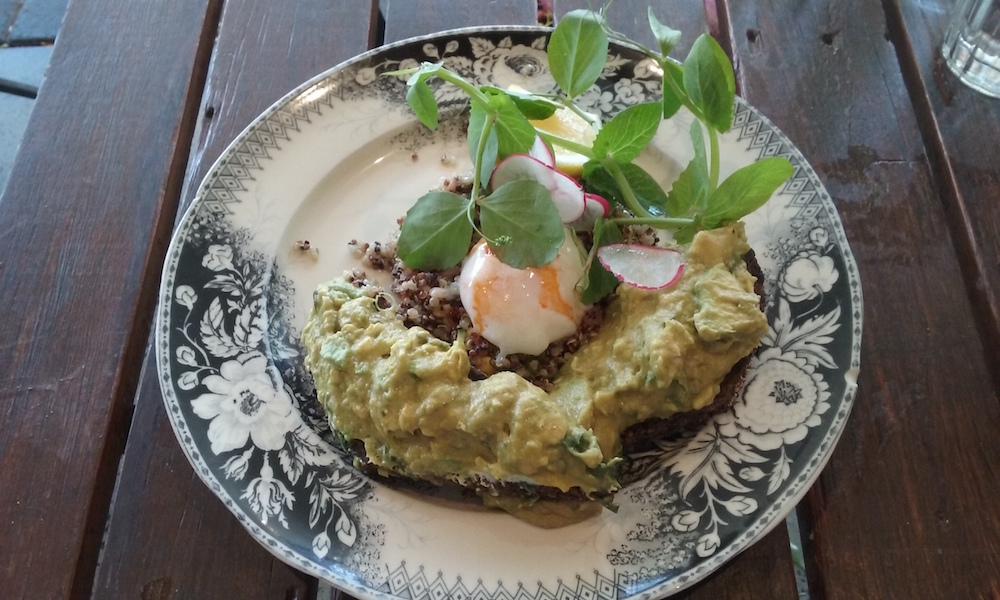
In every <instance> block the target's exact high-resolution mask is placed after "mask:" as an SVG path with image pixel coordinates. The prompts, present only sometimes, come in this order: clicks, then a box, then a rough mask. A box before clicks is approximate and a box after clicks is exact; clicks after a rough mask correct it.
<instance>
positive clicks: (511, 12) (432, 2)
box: [384, 0, 538, 43]
mask: <svg viewBox="0 0 1000 600" xmlns="http://www.w3.org/2000/svg"><path fill="white" fill-rule="evenodd" d="M537 11H538V8H537V4H536V2H535V0H492V1H490V2H448V3H442V2H440V1H439V0H385V12H384V14H385V42H386V43H390V42H396V41H399V40H403V39H406V38H409V37H414V36H418V35H427V34H428V33H434V32H436V31H444V30H445V29H455V28H458V27H473V26H476V25H535V24H537V22H538V21H537V14H538V12H537Z"/></svg>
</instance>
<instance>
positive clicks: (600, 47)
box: [548, 10, 608, 100]
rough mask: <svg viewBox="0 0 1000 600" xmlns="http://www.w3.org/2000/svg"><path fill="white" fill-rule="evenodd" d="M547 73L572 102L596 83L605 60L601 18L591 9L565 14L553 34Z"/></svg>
mask: <svg viewBox="0 0 1000 600" xmlns="http://www.w3.org/2000/svg"><path fill="white" fill-rule="evenodd" d="M548 57H549V70H550V71H551V72H552V77H553V79H555V80H556V83H557V84H559V87H560V88H562V90H563V92H565V93H566V96H568V97H569V98H570V99H571V100H572V99H573V98H576V97H577V96H579V95H580V94H582V93H584V92H585V91H587V89H589V88H590V86H592V85H594V83H596V82H597V78H598V77H600V76H601V73H602V72H603V71H604V63H605V62H607V60H608V35H607V33H606V32H605V31H604V19H603V18H602V17H601V16H600V15H598V14H597V13H595V12H593V11H590V10H573V11H570V12H568V13H566V14H565V15H564V16H563V18H562V19H560V21H559V25H558V27H556V29H555V31H553V32H552V37H551V38H550V39H549V47H548Z"/></svg>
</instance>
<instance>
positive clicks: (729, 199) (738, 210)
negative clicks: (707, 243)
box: [702, 156, 794, 229]
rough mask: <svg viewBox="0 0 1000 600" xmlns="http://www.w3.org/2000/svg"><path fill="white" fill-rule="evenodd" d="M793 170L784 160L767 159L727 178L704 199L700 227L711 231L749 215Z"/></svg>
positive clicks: (775, 157) (761, 204) (773, 157)
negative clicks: (706, 203) (706, 204)
mask: <svg viewBox="0 0 1000 600" xmlns="http://www.w3.org/2000/svg"><path fill="white" fill-rule="evenodd" d="M793 172H794V169H793V168H792V165H791V163H789V162H788V161H787V160H785V159H784V158H780V157H777V156H771V157H768V158H763V159H761V160H759V161H757V162H755V163H752V164H749V165H747V166H745V167H743V168H741V169H738V170H737V171H736V172H735V173H733V174H732V175H730V176H729V177H727V178H726V179H725V180H724V181H723V182H722V183H721V184H719V187H718V188H716V189H715V191H713V192H712V193H711V194H710V195H709V197H708V207H707V208H706V209H705V212H704V213H703V214H702V223H703V225H704V226H705V227H707V228H709V229H711V228H713V227H718V226H719V225H721V224H722V223H725V222H727V221H735V220H737V219H740V218H742V217H743V216H744V215H747V214H750V213H752V212H753V211H755V210H757V209H758V208H760V207H761V206H763V205H764V203H765V202H767V200H768V198H770V197H771V195H772V194H774V192H775V190H777V189H778V187H779V186H781V184H783V183H784V182H785V181H787V180H788V178H789V177H791V176H792V173H793Z"/></svg>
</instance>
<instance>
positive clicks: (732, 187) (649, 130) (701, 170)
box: [392, 9, 793, 303]
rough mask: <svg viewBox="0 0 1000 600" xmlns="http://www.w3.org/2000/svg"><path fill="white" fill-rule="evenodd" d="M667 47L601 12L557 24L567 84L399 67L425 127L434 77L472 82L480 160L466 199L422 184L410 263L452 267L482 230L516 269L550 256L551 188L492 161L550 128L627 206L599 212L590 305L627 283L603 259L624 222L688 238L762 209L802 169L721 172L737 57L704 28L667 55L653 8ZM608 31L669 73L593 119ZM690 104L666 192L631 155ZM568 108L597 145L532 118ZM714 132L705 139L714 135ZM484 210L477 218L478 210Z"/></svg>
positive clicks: (559, 234)
mask: <svg viewBox="0 0 1000 600" xmlns="http://www.w3.org/2000/svg"><path fill="white" fill-rule="evenodd" d="M648 18H649V24H650V28H651V29H652V31H653V33H654V35H655V37H656V40H657V45H658V49H656V50H654V49H650V48H646V47H644V46H642V45H641V44H637V43H636V42H634V41H632V40H629V39H628V38H626V37H625V36H624V35H622V34H619V33H617V32H615V31H613V30H612V29H611V28H610V27H609V26H608V24H607V22H606V20H605V19H604V14H603V10H602V11H600V12H594V11H591V10H577V11H572V12H570V13H567V14H566V15H565V16H564V17H563V18H562V19H561V20H560V22H559V25H558V26H557V27H556V28H555V30H554V31H553V33H552V35H551V38H550V40H549V44H548V48H547V55H548V62H549V69H550V71H551V73H552V77H553V79H554V80H555V82H556V84H557V85H558V86H559V88H560V90H561V93H558V94H531V93H525V92H515V91H511V90H504V89H500V88H496V87H493V86H477V85H474V84H472V83H471V82H469V81H467V80H466V79H464V78H463V77H461V76H460V75H459V74H458V73H455V72H453V71H451V70H449V69H447V68H445V67H444V66H442V65H441V64H431V63H424V64H423V65H421V66H420V67H418V68H415V69H409V70H405V71H396V72H394V73H392V74H394V75H409V80H408V82H407V84H408V86H409V87H408V91H407V96H406V99H407V102H408V103H409V105H410V107H411V108H412V110H413V111H414V113H415V114H416V116H417V118H418V119H419V120H420V121H421V122H422V123H423V124H424V125H425V126H427V127H428V128H430V129H434V128H436V127H437V124H438V106H437V102H436V100H435V98H434V93H433V91H432V90H431V88H430V86H429V85H428V83H427V82H428V80H429V79H430V78H432V77H437V78H439V79H441V80H443V81H444V82H446V83H449V84H452V85H455V86H457V87H458V88H460V89H461V90H462V91H463V92H465V93H466V94H467V95H468V97H469V101H470V112H469V128H468V147H469V154H470V156H471V158H472V161H473V164H474V171H473V179H472V189H471V193H470V194H469V197H465V196H463V195H459V194H455V193H452V192H446V191H432V192H429V193H428V194H425V195H424V196H422V197H421V198H420V199H418V200H417V202H416V203H415V204H414V205H413V207H412V208H410V210H409V211H408V212H407V213H406V218H405V220H404V222H403V226H402V230H401V232H400V236H399V242H398V245H397V251H398V254H399V256H400V258H401V259H402V260H403V262H404V263H405V264H407V265H408V266H410V267H413V268H417V269H422V270H437V269H446V268H450V267H452V266H455V265H457V264H458V263H460V262H461V261H462V259H463V258H464V257H465V255H466V253H467V252H468V249H469V245H470V243H471V240H472V236H473V232H474V231H478V233H479V234H480V235H481V236H482V237H483V238H484V239H485V240H486V241H487V243H488V244H489V246H490V249H491V250H492V251H493V252H494V254H496V256H497V257H498V258H500V260H502V261H503V262H505V263H507V264H509V265H511V266H513V267H516V268H524V267H530V266H540V265H544V264H546V263H548V262H550V261H551V260H553V259H554V258H555V257H556V254H557V253H558V249H559V246H560V245H561V244H562V243H563V240H564V234H563V223H562V220H561V219H560V216H559V213H558V211H557V210H556V207H555V205H554V204H553V202H552V200H551V197H550V194H549V190H548V189H546V188H545V187H543V186H542V185H541V184H539V183H537V182H535V181H531V180H530V179H526V180H520V181H513V182H510V183H505V184H504V185H501V186H498V187H497V189H490V188H489V185H488V182H489V178H490V174H491V173H492V172H493V169H494V166H495V165H496V164H497V163H498V161H499V160H502V159H503V158H504V157H507V156H510V155H513V154H521V153H526V152H528V150H529V149H530V148H531V147H532V145H533V144H534V143H535V139H536V136H539V137H541V138H542V139H543V140H544V142H545V143H546V144H548V145H550V146H560V147H563V148H565V149H567V150H571V151H573V152H576V153H578V154H581V155H583V156H584V157H586V158H587V162H586V163H585V165H584V169H583V182H584V185H585V187H586V188H587V189H588V190H590V191H593V192H596V193H598V194H601V195H602V196H604V197H605V198H607V199H608V200H611V201H613V202H615V203H617V204H618V205H619V206H621V207H622V208H624V209H625V211H626V212H627V213H628V214H629V215H630V216H625V217H610V218H598V219H597V220H596V223H595V224H594V230H593V238H594V244H593V249H592V250H591V254H590V257H589V258H588V277H587V281H586V282H585V283H584V286H585V288H584V291H583V301H584V302H586V303H590V302H593V301H596V300H597V299H600V298H601V297H603V296H604V295H606V294H607V293H610V292H611V291H613V290H614V288H615V287H616V286H617V284H618V280H617V279H616V278H615V277H614V276H613V275H611V274H610V273H609V272H608V271H606V270H605V269H604V267H603V266H602V265H601V264H600V262H599V261H596V260H594V253H595V252H596V250H597V248H598V247H599V246H601V245H604V244H609V243H614V242H618V241H621V239H622V233H621V228H622V227H623V226H626V225H646V226H650V227H653V228H656V229H666V230H672V231H673V235H674V238H675V239H676V240H677V241H678V242H680V243H686V242H688V241H690V240H691V238H692V237H693V236H694V233H695V232H696V231H699V230H702V229H712V228H715V227H719V226H720V225H722V224H724V223H727V222H731V221H735V220H738V219H740V218H742V217H743V216H745V215H747V214H749V213H751V212H753V211H754V210H756V209H757V208H758V207H760V206H761V205H763V204H764V202H766V201H767V200H768V198H770V197H771V195H772V194H773V193H774V191H775V190H777V189H778V187H779V186H780V185H781V184H782V183H784V182H785V181H786V180H787V179H788V178H789V177H790V176H791V175H792V172H793V169H792V165H791V164H790V163H789V162H788V161H787V160H785V159H784V158H777V157H771V158H764V159H762V160H759V161H757V162H755V163H752V164H750V165H747V166H745V167H743V168H741V169H738V170H737V171H735V172H734V173H732V174H731V175H729V176H728V177H727V178H725V179H722V180H721V181H720V173H719V172H720V167H719V165H720V160H719V135H720V134H722V133H725V132H727V131H729V129H730V128H731V127H732V123H733V112H734V105H735V80H734V75H733V68H732V64H731V63H730V62H729V59H728V58H727V57H726V55H725V52H724V51H723V50H722V48H721V47H720V46H719V44H718V43H717V42H716V41H715V40H714V39H712V37H711V36H708V35H701V36H700V37H699V38H698V39H697V40H696V41H695V43H694V44H693V45H692V47H691V50H690V52H689V53H688V55H687V57H686V58H685V59H684V61H683V62H682V63H678V62H675V61H674V60H672V59H669V58H668V55H669V54H670V53H671V52H672V51H673V49H674V46H675V45H676V44H677V42H678V41H679V39H680V32H678V31H676V30H674V29H671V28H669V27H667V26H665V25H663V24H662V23H660V21H659V20H658V19H657V18H656V16H655V15H654V14H653V11H652V9H650V10H649V13H648ZM610 40H613V41H615V42H619V43H623V44H627V45H630V46H632V47H634V48H637V49H638V50H639V51H640V52H642V53H643V54H645V55H646V56H647V57H649V58H650V59H651V60H652V61H654V62H655V64H656V65H657V66H658V67H659V69H660V70H661V72H662V79H663V82H662V86H661V87H662V99H661V100H660V101H658V102H646V103H642V104H637V105H635V106H631V107H629V108H626V109H625V110H623V111H621V112H619V113H617V114H616V115H614V116H613V117H612V118H611V119H609V120H608V121H607V122H606V123H603V124H602V123H600V122H595V121H594V119H593V116H592V115H589V114H588V113H586V112H584V111H583V110H582V109H580V108H579V107H578V106H577V105H576V104H575V103H574V101H573V100H574V99H575V98H577V97H579V96H580V95H581V94H583V93H584V92H585V91H587V90H588V89H590V88H591V86H593V85H594V84H595V83H596V82H597V80H598V78H599V77H600V76H601V73H602V72H603V70H604V66H605V62H606V60H607V55H608V48H609V43H610ZM681 107H685V108H686V109H687V110H688V111H690V112H691V114H693V115H694V117H695V119H694V120H693V122H692V125H691V128H690V131H689V134H690V137H691V143H692V146H693V148H694V158H693V159H692V160H691V162H690V163H688V165H687V167H686V168H685V169H684V170H683V172H681V174H680V176H679V177H678V179H677V180H676V181H675V182H674V183H673V187H672V188H671V190H670V192H664V191H663V189H662V188H661V187H660V185H659V184H658V183H657V182H656V180H655V179H654V178H653V177H652V176H651V175H650V174H649V173H647V172H646V171H644V170H643V169H642V168H641V167H639V166H638V165H636V164H635V163H633V162H632V161H634V160H635V159H636V158H637V157H638V156H639V155H640V154H641V153H642V151H643V149H645V148H646V146H647V145H648V144H649V143H650V142H651V141H652V139H653V137H654V136H655V135H656V132H657V130H658V128H659V125H660V122H661V121H662V120H663V119H668V118H670V117H672V116H673V115H675V114H676V113H677V111H678V110H680V108H681ZM561 108H566V109H569V110H571V111H573V112H574V113H575V114H577V115H578V116H580V117H581V118H583V119H584V120H585V121H587V122H588V123H589V124H590V125H591V126H592V127H594V129H595V131H596V132H597V133H596V136H595V138H594V142H593V144H592V145H591V146H587V145H585V144H581V143H580V142H578V141H576V140H570V139H566V138H563V137H560V136H558V135H554V134H552V133H550V132H547V131H542V130H538V129H536V128H535V127H534V126H533V125H532V123H531V121H532V120H539V119H545V118H548V117H550V116H551V115H552V114H553V113H554V112H555V111H556V110H558V109H561ZM706 138H707V143H706ZM477 211H478V219H477V218H476V217H477V214H476V213H477Z"/></svg>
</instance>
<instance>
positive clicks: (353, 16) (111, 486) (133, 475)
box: [0, 0, 1000, 599]
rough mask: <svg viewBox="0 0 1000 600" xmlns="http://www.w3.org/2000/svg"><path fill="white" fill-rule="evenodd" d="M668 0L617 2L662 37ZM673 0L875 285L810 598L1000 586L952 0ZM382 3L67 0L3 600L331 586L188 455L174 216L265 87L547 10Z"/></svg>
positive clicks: (997, 297)
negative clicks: (162, 286)
mask: <svg viewBox="0 0 1000 600" xmlns="http://www.w3.org/2000/svg"><path fill="white" fill-rule="evenodd" d="M647 3H648V2H647V0H616V2H615V6H614V11H613V14H614V19H613V25H614V26H615V27H616V28H617V29H619V30H621V31H623V32H625V33H628V34H631V35H635V36H638V37H639V39H642V40H645V41H647V42H648V43H652V39H651V37H650V36H649V34H648V33H646V26H645V6H646V4H647ZM651 3H652V4H653V5H655V6H656V9H657V13H658V14H659V15H660V16H661V18H663V19H664V20H666V21H668V22H669V23H671V24H672V25H673V26H674V27H677V28H680V29H682V30H683V31H684V32H685V33H686V34H687V35H686V38H685V39H686V40H688V42H690V41H691V40H693V39H694V37H695V33H696V32H700V31H704V30H710V31H711V32H712V33H713V34H714V35H715V36H716V37H717V38H718V39H719V40H720V41H721V42H722V44H723V46H724V47H725V48H726V49H727V50H728V51H729V52H731V55H732V57H733V58H734V61H735V63H736V66H737V79H738V85H739V88H740V91H741V93H742V95H743V96H744V97H746V98H747V99H748V100H749V101H750V102H751V103H752V104H753V105H755V106H756V107H757V108H759V109H760V110H761V111H762V112H763V113H764V114H766V115H767V116H768V117H769V118H770V119H771V120H772V121H774V122H775V123H776V124H777V126H778V127H779V128H781V130H782V131H784V132H785V133H786V134H787V135H788V136H789V137H790V138H791V139H792V140H793V141H794V143H795V144H796V145H797V146H798V147H799V148H800V149H801V150H802V152H803V154H804V155H805V156H806V157H807V159H808V160H809V161H810V162H811V164H812V165H813V166H814V167H815V168H816V171H817V172H818V173H819V175H820V177H821V178H822V179H823V181H824V182H825V184H826V186H827V188H828V190H829V191H830V193H831V195H832V197H833V199H834V201H835V203H836V205H837V206H838V208H839V210H840V214H841V216H842V218H843V221H844V227H845V229H846V232H847V236H848V239H849V241H850V244H851V249H852V250H853V252H854V256H855V258H856V259H857V261H858V266H859V269H860V274H861V280H862V282H863V283H864V300H865V304H864V308H865V310H864V339H863V349H862V360H863V362H862V369H861V376H860V381H859V392H858V396H857V400H856V404H855V407H854V412H853V414H852V416H851V418H850V421H849V423H848V426H847V430H846V432H845V433H844V436H843V438H842V439H841V440H840V443H839V446H838V447H837V449H836V451H835V452H834V453H833V456H832V459H831V460H830V463H829V465H828V466H827V467H826V469H825V471H824V472H823V473H822V475H821V476H820V478H819V480H818V482H817V483H816V484H815V485H814V486H813V488H812V490H811V491H810V492H809V494H808V496H807V497H806V499H805V501H803V502H802V504H801V505H800V509H799V517H800V520H801V522H802V526H803V527H804V529H805V533H806V535H805V536H804V538H805V539H806V542H807V543H806V544H805V548H804V555H805V567H806V571H807V573H808V575H809V588H810V592H811V594H812V597H814V598H822V597H830V598H945V597H948V598H998V597H1000V402H998V390H1000V242H998V240H1000V144H998V140H1000V101H996V100H991V99H988V98H985V97H983V96H980V95H977V94H976V93H974V92H972V91H970V90H968V89H966V88H964V87H963V86H962V85H960V84H959V83H958V82H957V80H956V79H955V78H954V77H952V76H951V74H950V73H948V72H947V70H946V69H945V68H944V67H943V65H942V63H941V60H940V58H939V57H938V55H937V51H936V48H937V46H938V44H939V42H940V39H941V30H942V27H943V22H944V10H945V4H946V3H945V2H944V1H943V0H926V1H924V2H919V3H918V2H907V1H905V0H884V1H883V2H874V1H872V0H837V1H836V2H833V1H831V0H823V1H818V2H796V1H792V0H760V1H759V2H737V1H730V0H720V1H717V2H713V1H707V2H705V6H704V7H702V6H696V5H695V3H691V2H679V1H677V0H671V1H665V0H664V1H660V0H655V1H653V2H651ZM381 4H382V7H381V11H380V9H379V6H378V3H376V2H363V1H362V0H322V1H319V0H302V1H299V2H295V3H275V2H270V1H268V0H229V1H227V2H223V1H221V0H175V1H173V2H132V1H127V0H75V1H74V2H72V3H71V4H70V6H69V11H68V14H67V16H66V20H65V23H64V26H63V28H62V31H61V32H60V34H59V37H58V41H57V44H56V46H55V49H54V53H53V57H52V62H51V65H50V67H49V71H48V74H47V77H46V80H45V83H44V85H43V86H42V88H41V90H40V92H39V95H38V100H37V104H36V108H35V111H34V114H33V115H32V118H31V122H30V124H29V126H28V130H27V135H26V138H25V140H24V143H23V146H22V147H21V149H20V153H19V155H18V158H17V161H16V163H15V165H14V168H13V171H12V173H11V178H10V183H9V185H8V187H7V188H6V191H5V193H4V196H3V197H2V199H0V349H2V351H3V359H2V360H0V407H2V413H0V414H2V417H0V524H2V526H3V534H2V538H0V557H2V560H0V598H4V599H8V598H32V599H35V598H45V599H49V598H95V599H104V598H142V599H168V598H175V599H192V598H242V599H251V598H261V599H264V598H267V599H289V598H299V599H305V598H310V597H312V596H313V595H315V593H316V587H317V585H316V582H315V581H314V580H312V579H311V578H310V577H308V576H305V575H303V574H301V573H299V572H298V571H296V570H295V569H293V568H291V567H288V566H286V565H284V564H283V563H281V562H280V561H278V560H277V559H275V558H273V557H272V556H271V555H270V554H269V553H268V552H267V551H265V550H264V549H263V548H262V547H261V546H259V545H258V544H257V543H256V542H255V541H254V540H253V539H252V538H251V537H250V536H249V535H248V534H247V533H246V532H245V531H244V530H243V529H242V527H241V526H240V525H239V523H238V522H237V521H236V519H234V518H233V517H232V516H231V515H230V514H229V513H228V511H227V510H226V509H225V507H224V506H223V505H222V503H221V502H219V501H218V500H217V499H216V498H215V497H214V496H213V495H212V493H211V492H210V491H209V490H208V489H207V488H206V486H204V485H203V484H202V483H201V481H200V480H199V479H198V477H197V476H196V475H195V474H194V472H193V471H192V469H191V468H190V466H189V465H188V463H187V461H186V460H185V458H184V455H183V453H182V451H181V448H180V446H179V445H178V443H177V441H176V440H175V439H174V434H173V432H172V431H171V428H170V426H169V424H168V421H167V418H166V415H165V412H164V408H163V404H162V401H161V395H160V391H159V383H158V381H157V375H156V368H155V364H154V363H153V362H152V361H151V350H150V348H151V344H150V341H149V340H150V334H151V332H150V326H151V321H152V317H153V311H154V304H155V298H156V290H157V284H158V277H159V273H160V269H161V266H162V263H163V259H164V253H165V247H166V244H167V242H168V240H169V237H170V233H171V229H172V227H173V225H174V221H175V219H176V218H177V216H178V215H179V214H180V212H181V211H183V209H184V208H186V207H187V206H188V204H189V203H190V202H191V200H192V198H193V196H194V190H195V188H196V186H197V184H198V182H199V181H200V180H201V179H202V177H203V176H204V175H205V173H206V171H207V169H208V168H209V166H210V165H211V164H212V162H213V161H214V160H215V158H216V157H217V156H218V155H219V154H220V152H221V151H222V150H223V148H224V147H225V146H226V144H227V143H228V142H229V141H230V140H231V139H233V138H234V137H235V135H236V134H237V133H238V132H239V131H240V130H241V129H242V128H243V127H244V126H245V125H246V124H248V123H249V122H250V121H251V120H252V119H253V118H254V117H255V116H256V115H257V114H258V113H260V112H261V111H262V110H263V109H264V108H266V107H267V106H268V105H270V104H271V103H272V102H274V101H275V100H276V99H278V98H279V97H280V96H282V95H283V94H284V93H285V92H286V91H288V90H290V89H291V88H293V87H294V86H296V85H297V84H298V83H300V82H302V81H304V80H306V79H308V78H309V77H311V76H312V75H314V74H316V73H318V72H320V71H322V70H325V69H327V68H329V67H331V66H333V65H335V64H337V63H339V62H340V61H343V60H345V59H347V58H349V57H351V56H353V55H355V54H358V53H360V52H362V51H364V50H366V49H368V48H371V47H374V46H376V45H378V44H380V43H384V42H390V41H394V40H398V39H402V38H405V37H409V36H413V35H418V34H424V33H429V32H432V31H435V30H440V29H445V28H451V27H457V26H465V25H485V24H515V23H516V24H531V23H534V22H535V21H536V6H535V0H494V1H489V2H485V1H482V2H455V1H451V2H444V1H437V0H384V1H383V2H382V3H381ZM554 4H555V7H554V9H555V13H556V16H557V17H558V16H559V15H561V14H563V13H565V12H566V11H567V10H570V9H572V8H576V7H578V6H582V5H586V2H585V1H584V0H574V1H568V0H567V1H560V0H556V1H555V2H554ZM792 560H793V559H792V553H791V551H790V549H789V544H788V536H787V533H786V530H785V528H784V527H783V526H782V527H779V528H778V529H777V530H775V531H773V532H772V533H771V534H769V535H768V536H767V537H766V538H765V539H763V540H762V541H761V542H759V543H758V544H756V545H754V546H753V547H751V548H750V549H749V550H747V551H746V552H744V553H743V554H741V555H740V556H738V557H737V558H736V559H735V560H733V561H732V562H731V563H729V564H728V565H726V566H725V567H723V568H722V569H721V570H720V571H718V572H717V573H716V574H714V575H713V576H711V577H710V578H709V579H708V580H707V581H705V582H704V583H702V584H700V585H698V586H696V587H695V588H694V589H692V590H689V591H687V592H685V593H684V594H683V595H682V596H683V597H687V598H714V597H722V598H791V597H795V595H796V591H795V590H796V588H795V583H794V580H793V569H792Z"/></svg>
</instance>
